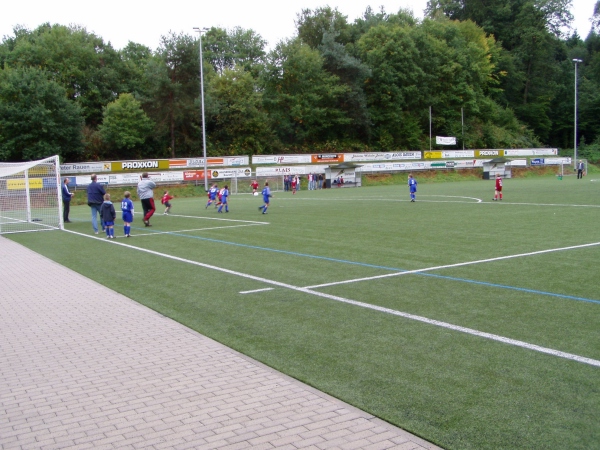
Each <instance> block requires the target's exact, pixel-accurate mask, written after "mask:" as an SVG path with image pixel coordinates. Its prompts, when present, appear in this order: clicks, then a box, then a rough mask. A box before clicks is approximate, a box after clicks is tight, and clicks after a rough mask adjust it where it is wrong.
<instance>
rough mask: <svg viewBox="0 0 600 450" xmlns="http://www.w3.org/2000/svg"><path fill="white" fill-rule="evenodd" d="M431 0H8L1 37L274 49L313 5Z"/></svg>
mask: <svg viewBox="0 0 600 450" xmlns="http://www.w3.org/2000/svg"><path fill="white" fill-rule="evenodd" d="M426 3H427V0H396V1H389V0H345V1H340V0H331V1H329V2H328V1H327V0H298V1H290V2H287V1H281V0H229V1H227V0H221V1H206V0H204V1H202V0H200V1H195V2H192V1H180V0H171V1H167V2H165V3H162V2H156V3H154V2H151V1H150V2H149V1H140V0H120V1H116V0H104V1H101V2H82V1H81V0H77V1H73V0H54V1H49V0H29V1H8V0H7V1H6V2H3V5H2V8H1V9H0V36H7V35H8V36H10V35H12V34H13V32H12V30H13V28H14V27H15V26H16V25H24V26H25V27H27V28H29V29H30V30H33V29H34V28H36V27H37V26H39V25H41V24H42V23H45V22H50V23H52V24H55V23H58V24H61V25H70V24H74V25H81V26H83V27H85V28H86V29H87V30H88V31H90V32H93V33H95V34H96V35H98V36H100V37H102V38H103V39H104V41H105V42H107V41H110V42H111V43H112V45H113V47H114V48H116V49H120V48H123V47H124V46H126V45H127V42H129V41H133V42H136V43H138V44H144V45H146V46H148V47H150V48H151V49H152V50H156V49H157V47H158V45H159V41H160V37H161V36H163V35H166V34H168V33H169V31H173V32H175V33H180V32H183V33H187V34H194V30H193V28H194V27H202V28H203V27H207V28H210V27H213V26H216V27H222V28H227V29H231V28H233V27H236V26H240V27H242V28H245V29H252V30H254V31H255V32H257V33H258V34H260V35H261V36H262V37H263V38H264V39H265V40H267V42H268V45H269V48H272V47H273V46H274V45H275V44H276V43H277V42H279V41H280V40H282V39H285V38H290V37H293V36H294V34H295V25H294V20H295V19H296V14H297V13H299V12H300V11H301V10H302V9H304V8H310V9H315V8H318V7H320V6H326V5H329V6H331V7H332V8H334V7H337V8H338V10H339V11H340V12H341V13H342V14H344V15H346V16H347V17H348V21H349V22H353V21H354V19H356V18H357V17H360V16H361V15H362V13H363V12H364V11H365V9H366V8H367V6H369V5H370V6H371V7H372V8H373V9H374V10H376V11H377V10H379V7H380V5H383V6H384V7H385V10H386V12H388V13H392V12H397V11H398V9H399V8H407V9H412V10H413V12H414V14H415V16H417V17H419V18H422V17H423V9H425V6H426ZM594 3H595V0H573V11H572V12H573V15H574V16H575V23H574V24H573V25H574V27H575V28H576V29H577V30H578V33H579V35H580V36H581V37H582V38H583V39H585V38H586V37H587V35H588V33H589V31H590V27H591V25H590V22H589V19H590V17H591V16H592V13H593V11H594Z"/></svg>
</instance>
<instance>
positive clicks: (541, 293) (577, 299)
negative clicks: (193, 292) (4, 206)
mask: <svg viewBox="0 0 600 450" xmlns="http://www.w3.org/2000/svg"><path fill="white" fill-rule="evenodd" d="M140 229H143V228H140ZM144 230H145V231H147V232H153V231H154V230H148V229H144ZM157 232H158V231H157ZM160 233H161V234H166V235H172V236H180V237H185V238H192V239H200V240H202V241H208V242H215V243H219V244H227V245H234V246H237V247H244V248H250V249H255V250H263V251H266V252H274V253H282V254H286V255H291V256H302V257H304V258H312V259H321V260H324V261H331V262H337V263H342V264H351V265H355V266H361V267H369V268H371V269H382V270H389V271H391V272H398V273H402V272H408V270H406V269H398V268H397V267H387V266H378V265H375V264H367V263H362V262H357V261H348V260H345V259H336V258H330V257H327V256H318V255H309V254H307V253H298V252H291V251H289V250H278V249H275V248H267V247H259V246H257V245H249V244H240V243H238V242H230V241H224V240H222V239H213V238H206V237H202V236H191V235H189V234H183V233H177V232H164V231H161V232H160ZM415 275H421V276H426V277H434V278H442V279H446V280H452V281H459V282H461V283H471V284H479V285H482V286H490V287H496V288H501V289H510V290H513V291H519V292H527V293H530V294H538V295H547V296H550V297H558V298H564V299H567V300H576V301H580V302H587V303H595V304H598V305H600V300H593V299H590V298H585V297H575V296H572V295H565V294H556V293H554V292H545V291H538V290H535V289H527V288H520V287H515V286H507V285H504V284H496V283H489V282H487V281H477V280H468V279H466V278H456V277H450V276H446V275H436V274H434V273H425V272H422V273H419V272H418V273H416V274H415Z"/></svg>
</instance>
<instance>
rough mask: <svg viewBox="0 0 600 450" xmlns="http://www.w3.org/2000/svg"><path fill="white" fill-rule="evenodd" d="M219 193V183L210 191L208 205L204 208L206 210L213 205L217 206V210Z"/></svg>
mask: <svg viewBox="0 0 600 450" xmlns="http://www.w3.org/2000/svg"><path fill="white" fill-rule="evenodd" d="M218 193H219V186H217V183H215V184H213V185H212V186H211V187H210V189H209V190H208V203H207V204H206V206H205V207H204V209H206V208H208V207H209V206H210V205H211V203H214V204H215V208H216V207H217V194H218Z"/></svg>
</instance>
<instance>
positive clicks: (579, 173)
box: [577, 160, 585, 180]
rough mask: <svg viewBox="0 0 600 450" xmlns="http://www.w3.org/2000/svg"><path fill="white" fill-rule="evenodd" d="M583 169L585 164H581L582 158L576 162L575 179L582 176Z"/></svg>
mask: <svg viewBox="0 0 600 450" xmlns="http://www.w3.org/2000/svg"><path fill="white" fill-rule="evenodd" d="M584 169H585V164H583V161H582V160H579V163H577V179H578V180H579V179H580V178H583V170H584Z"/></svg>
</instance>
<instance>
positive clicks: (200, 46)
mask: <svg viewBox="0 0 600 450" xmlns="http://www.w3.org/2000/svg"><path fill="white" fill-rule="evenodd" d="M194 30H195V31H197V32H198V47H199V48H200V104H201V105H202V106H201V115H202V150H203V153H202V155H203V159H204V190H205V191H207V192H208V171H207V162H206V121H205V120H204V70H203V67H202V32H203V31H208V28H200V27H194Z"/></svg>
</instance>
